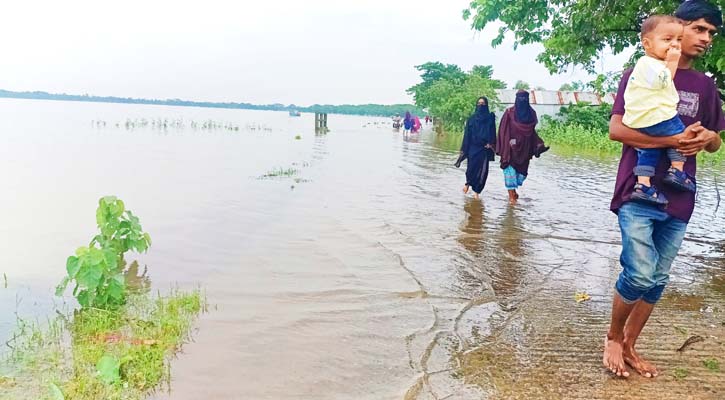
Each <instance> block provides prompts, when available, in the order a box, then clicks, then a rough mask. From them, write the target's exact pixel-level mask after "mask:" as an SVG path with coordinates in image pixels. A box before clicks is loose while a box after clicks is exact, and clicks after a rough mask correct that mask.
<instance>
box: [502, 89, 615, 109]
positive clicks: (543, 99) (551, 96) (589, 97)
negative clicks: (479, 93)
mask: <svg viewBox="0 0 725 400" xmlns="http://www.w3.org/2000/svg"><path fill="white" fill-rule="evenodd" d="M516 92H518V90H514V89H499V90H496V93H497V94H498V99H499V101H500V102H501V103H504V104H514V100H515V99H516ZM528 92H529V93H530V97H529V101H530V102H531V104H541V105H568V104H573V103H578V102H580V101H583V102H587V103H589V104H591V105H595V106H598V105H601V104H602V103H607V104H612V103H614V98H615V96H616V95H615V94H614V93H607V94H605V95H604V96H599V95H598V94H596V93H592V92H561V91H554V90H529V91H528Z"/></svg>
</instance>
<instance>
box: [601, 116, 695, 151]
mask: <svg viewBox="0 0 725 400" xmlns="http://www.w3.org/2000/svg"><path fill="white" fill-rule="evenodd" d="M698 128H700V125H699V122H698V123H696V124H693V125H691V126H689V127H687V130H685V133H684V134H679V135H675V136H668V137H654V136H649V135H645V134H644V133H641V132H639V131H637V130H636V129H632V128H630V127H628V126H627V125H624V124H623V123H622V115H620V114H613V115H612V118H611V119H610V120H609V139H611V140H614V141H615V142H620V143H623V144H626V145H627V146H630V147H635V148H639V149H658V148H668V147H678V146H680V142H679V141H680V139H684V138H685V137H684V136H683V135H686V134H687V132H688V130H689V131H693V132H694V130H695V129H698ZM694 133H696V132H694Z"/></svg>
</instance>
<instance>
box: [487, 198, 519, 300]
mask: <svg viewBox="0 0 725 400" xmlns="http://www.w3.org/2000/svg"><path fill="white" fill-rule="evenodd" d="M525 234H526V233H525V230H524V229H523V227H522V225H521V220H520V217H519V216H518V213H517V209H516V207H515V206H508V207H506V211H505V213H504V215H503V217H502V218H501V223H500V225H499V227H498V229H497V230H496V235H495V237H496V248H497V249H498V252H497V253H498V256H497V257H495V258H494V263H493V265H495V268H494V269H493V271H491V273H492V282H491V285H492V286H493V290H494V292H495V293H496V295H497V297H499V298H507V297H510V296H512V295H514V294H515V293H516V289H517V288H518V286H519V285H520V284H521V281H522V278H523V274H524V268H523V265H524V264H525V260H526V259H527V256H528V254H527V251H526V245H525V244H524V239H525Z"/></svg>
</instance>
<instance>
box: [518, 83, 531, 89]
mask: <svg viewBox="0 0 725 400" xmlns="http://www.w3.org/2000/svg"><path fill="white" fill-rule="evenodd" d="M514 89H516V90H530V89H531V85H529V84H528V83H527V82H524V81H516V84H515V85H514Z"/></svg>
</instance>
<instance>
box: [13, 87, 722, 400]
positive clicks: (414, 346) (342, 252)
mask: <svg viewBox="0 0 725 400" xmlns="http://www.w3.org/2000/svg"><path fill="white" fill-rule="evenodd" d="M141 118H146V119H148V120H151V119H156V118H166V119H169V120H172V119H173V120H176V119H181V118H183V120H184V121H185V124H184V126H185V127H184V128H179V129H177V128H167V129H165V130H164V129H154V128H152V127H151V126H147V127H137V128H135V129H134V128H132V127H129V128H128V129H127V128H126V126H125V121H126V120H127V119H132V120H133V119H141ZM209 119H211V120H214V121H218V122H222V123H224V124H228V125H231V126H238V127H239V130H238V131H235V130H232V131H229V130H225V129H215V130H203V129H199V128H197V129H193V128H192V127H191V125H190V123H191V121H198V122H203V121H206V120H209ZM91 121H104V122H106V124H105V126H104V125H103V124H101V126H100V127H99V126H98V124H93V125H92V124H91ZM116 122H118V123H119V127H116V126H115V123H116ZM312 125H313V121H312V117H311V116H309V115H304V116H303V117H301V118H290V117H288V116H287V115H286V114H284V113H273V112H252V111H236V110H212V109H194V108H174V107H150V106H133V105H109V104H82V103H64V102H36V101H9V100H0V135H2V137H3V143H4V145H3V146H0V174H2V182H3V190H2V191H1V192H0V193H1V194H0V216H1V217H2V221H3V224H2V225H0V237H2V239H3V240H1V241H0V254H1V255H0V257H2V262H1V263H0V266H1V267H0V268H1V269H0V273H5V274H6V275H7V277H8V287H7V288H4V287H3V286H2V282H0V341H4V340H5V338H7V337H8V336H9V335H10V333H9V332H10V330H11V327H12V325H13V323H14V320H15V313H16V312H17V313H18V314H20V315H23V316H33V315H35V316H42V315H45V314H47V313H50V312H52V310H53V309H54V308H55V307H64V306H72V303H70V304H68V305H64V304H63V301H62V300H58V299H53V298H51V296H50V293H51V291H52V287H53V286H54V285H55V284H56V283H57V281H59V280H60V279H61V276H62V272H63V262H64V259H65V257H67V255H68V254H69V253H70V252H71V251H72V250H73V249H74V248H75V247H77V246H78V245H81V244H84V243H85V242H86V241H87V240H88V239H89V238H90V237H91V235H92V232H93V229H94V226H93V225H94V220H93V218H94V213H93V211H94V209H95V204H96V201H97V199H98V197H100V196H102V195H105V194H115V195H118V196H119V197H121V198H122V199H123V200H124V201H125V202H126V204H127V205H128V207H129V208H131V209H132V210H133V211H134V212H135V213H136V214H138V215H139V216H140V217H141V221H142V222H143V224H144V228H145V229H146V230H148V231H149V232H151V234H152V236H153V239H154V243H153V246H152V248H151V251H150V252H149V253H148V254H146V255H142V256H139V257H138V261H139V263H140V265H141V266H142V267H141V270H143V269H144V268H147V275H148V277H150V279H151V282H152V285H153V287H154V288H156V289H159V290H162V291H163V290H166V289H168V288H169V287H171V286H172V285H179V286H182V287H194V286H196V285H200V286H202V287H203V288H205V289H206V291H207V294H208V298H209V302H210V303H211V304H213V307H212V310H211V311H210V312H209V313H208V314H206V315H204V316H203V317H202V318H201V319H200V320H199V323H198V331H197V332H196V334H195V336H194V338H195V341H194V342H193V343H191V344H189V345H187V346H186V347H185V348H184V353H183V354H182V355H180V357H179V358H178V359H177V360H175V361H174V363H173V366H172V374H173V381H172V383H171V388H170V389H171V390H170V392H168V393H159V394H157V395H156V396H155V398H158V399H180V400H182V399H198V398H213V399H443V398H447V399H479V398H610V397H615V398H631V399H637V398H647V397H649V395H651V394H652V393H653V392H654V391H657V393H659V396H660V397H662V396H664V397H662V398H668V396H669V398H684V397H687V396H688V395H689V396H692V398H698V399H699V398H717V396H718V393H723V392H725V381H724V379H725V378H724V377H723V373H722V372H717V371H710V370H708V369H707V368H705V366H704V364H703V363H702V361H703V360H704V359H706V358H711V357H714V358H718V359H719V360H720V362H721V363H725V356H723V354H725V345H724V344H723V341H724V340H725V326H724V325H723V323H725V314H723V310H724V309H725V270H724V269H723V265H725V264H723V258H724V257H725V246H723V244H722V243H723V242H722V240H723V236H725V235H724V234H723V231H722V229H721V228H720V227H722V226H723V222H724V219H723V212H722V210H717V211H716V204H717V202H718V195H717V192H716V189H715V188H716V185H715V180H716V179H717V177H718V176H719V172H715V171H712V170H710V171H708V172H707V173H705V174H704V175H702V176H700V185H701V189H702V190H701V193H700V195H699V200H698V211H697V213H696V217H695V218H694V219H693V221H692V223H691V224H690V227H689V232H688V236H687V239H686V242H685V244H684V246H683V251H682V256H681V257H679V258H678V259H677V261H676V262H675V265H674V276H673V279H672V285H671V287H670V289H669V290H668V292H667V295H666V296H665V298H664V299H663V302H662V304H661V307H659V308H658V309H657V310H656V311H655V314H654V315H653V317H652V320H651V322H650V324H649V325H648V327H647V328H646V330H645V331H644V334H643V337H642V340H641V346H642V349H643V351H645V352H646V354H649V355H651V356H652V357H653V358H654V360H655V361H656V362H658V363H659V364H660V365H661V367H662V369H663V376H662V377H661V378H658V379H657V380H656V381H655V382H654V383H651V382H645V381H643V380H639V379H634V380H632V381H630V382H622V381H617V380H612V379H610V378H609V377H608V376H607V375H606V374H605V373H603V371H602V370H601V368H599V362H600V361H599V354H600V351H601V339H602V337H603V334H604V331H605V329H606V323H607V318H608V308H609V305H610V303H609V302H610V296H611V294H612V289H611V288H612V286H613V284H614V280H615V279H616V274H617V272H618V268H619V267H618V264H617V257H618V252H619V243H618V240H619V234H618V231H617V224H616V219H615V217H614V216H613V215H612V214H611V213H609V212H608V211H607V209H608V200H609V193H610V192H611V189H612V187H613V179H612V178H613V176H614V171H615V168H616V163H615V160H612V159H611V158H610V159H607V158H605V159H591V158H578V157H572V156H567V157H563V156H558V155H557V154H555V153H551V154H549V153H547V155H545V156H544V158H542V159H541V160H536V162H535V164H534V166H533V168H532V171H531V177H530V179H529V180H528V181H527V182H526V184H525V187H524V189H523V190H522V192H521V200H520V204H519V205H517V206H514V207H510V206H508V205H507V204H506V193H505V190H504V189H503V182H502V177H501V175H500V174H499V173H496V172H495V171H496V169H494V173H493V174H492V176H491V178H490V180H489V183H488V185H489V186H488V187H487V189H486V191H485V193H484V196H483V197H484V198H483V201H480V202H477V201H473V200H472V199H470V198H465V197H464V196H463V195H462V194H460V192H459V190H460V186H461V184H462V182H463V181H462V175H463V171H461V170H457V169H455V168H453V167H452V166H451V164H452V162H453V160H454V158H455V157H454V155H453V153H452V149H451V147H452V146H451V145H450V144H447V143H445V141H442V140H440V139H439V138H437V137H436V136H435V135H433V134H432V133H431V132H429V131H425V132H424V133H423V134H421V135H420V136H413V137H410V138H404V137H402V136H401V135H400V134H396V133H392V132H391V131H390V130H389V129H388V126H387V120H385V119H375V118H363V117H345V116H330V126H331V129H332V132H331V133H329V134H328V135H322V136H316V135H314V132H312V131H311V129H310V127H311V126H312ZM296 135H300V136H301V139H300V140H295V136H296ZM275 169H292V170H293V171H290V174H289V176H276V177H275V176H272V177H270V176H267V177H265V175H269V174H270V172H272V171H273V170H275ZM140 273H141V272H139V274H140ZM576 292H586V293H588V294H589V295H591V297H592V299H591V300H590V301H588V302H584V303H581V304H578V303H576V302H575V301H574V295H575V293H576ZM691 335H701V336H703V337H705V339H706V340H705V341H704V342H702V343H698V344H695V345H693V346H692V347H691V348H690V349H688V350H686V351H685V352H684V353H677V352H676V351H675V350H676V349H677V348H678V347H679V346H680V345H681V344H682V343H683V342H684V341H685V340H686V339H687V338H688V337H689V336H691ZM723 368H725V366H724V367H723ZM675 371H679V372H680V373H679V374H678V376H680V378H675V373H674V372H675ZM682 371H685V372H686V375H687V376H686V377H682V373H681V372H682Z"/></svg>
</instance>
